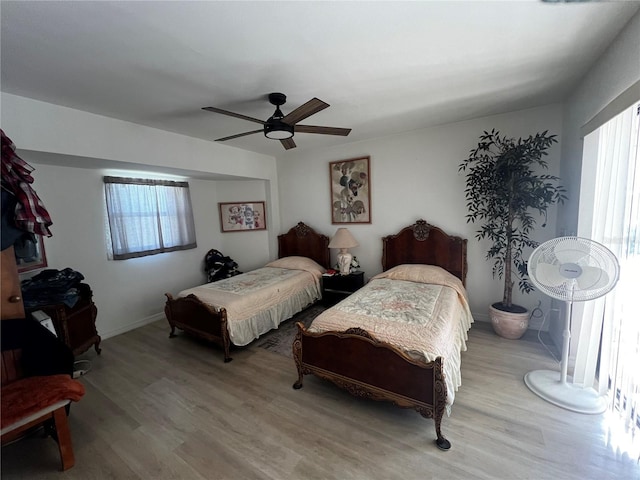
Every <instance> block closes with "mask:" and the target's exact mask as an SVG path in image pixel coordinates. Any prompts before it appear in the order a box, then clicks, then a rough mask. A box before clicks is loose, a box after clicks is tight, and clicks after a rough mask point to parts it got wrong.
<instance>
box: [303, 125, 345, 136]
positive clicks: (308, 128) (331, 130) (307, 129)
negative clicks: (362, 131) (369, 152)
mask: <svg viewBox="0 0 640 480" xmlns="http://www.w3.org/2000/svg"><path fill="white" fill-rule="evenodd" d="M293 130H294V131H295V132H296V133H320V134H322V135H341V136H343V137H346V136H347V135H349V134H350V133H351V129H350V128H337V127H316V126H314V125H296V126H294V127H293Z"/></svg>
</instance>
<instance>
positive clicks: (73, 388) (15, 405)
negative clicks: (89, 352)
mask: <svg viewBox="0 0 640 480" xmlns="http://www.w3.org/2000/svg"><path fill="white" fill-rule="evenodd" d="M84 392H85V390H84V385H82V383H80V382H78V381H77V380H74V379H72V378H71V377H70V376H69V375H64V374H61V375H47V376H38V377H24V378H21V379H20V380H16V381H15V382H12V383H9V384H7V385H3V386H2V392H1V394H2V405H1V408H2V410H0V413H1V417H2V425H1V427H0V428H5V427H7V426H9V425H11V424H13V423H15V422H17V421H19V420H21V419H22V418H24V417H26V416H29V415H33V414H35V413H37V412H39V411H40V410H43V409H45V408H47V407H48V406H50V405H53V404H54V403H57V402H59V401H61V400H72V401H74V402H77V401H78V400H80V399H81V398H82V396H83V395H84Z"/></svg>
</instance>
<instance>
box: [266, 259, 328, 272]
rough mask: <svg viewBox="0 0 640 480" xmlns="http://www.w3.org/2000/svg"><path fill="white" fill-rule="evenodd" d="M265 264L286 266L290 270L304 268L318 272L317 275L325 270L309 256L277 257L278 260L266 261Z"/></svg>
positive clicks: (278, 266) (277, 266)
mask: <svg viewBox="0 0 640 480" xmlns="http://www.w3.org/2000/svg"><path fill="white" fill-rule="evenodd" d="M265 266H266V267H275V268H288V269H291V270H305V271H307V272H311V273H314V272H315V273H318V274H319V275H322V274H323V273H324V272H325V271H326V270H325V269H324V267H321V266H320V265H318V264H317V263H316V262H314V261H313V260H311V259H310V258H307V257H297V256H291V257H283V258H279V259H278V260H274V261H273V262H269V263H267V264H266V265H265Z"/></svg>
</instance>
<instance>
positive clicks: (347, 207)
mask: <svg viewBox="0 0 640 480" xmlns="http://www.w3.org/2000/svg"><path fill="white" fill-rule="evenodd" d="M329 174H330V181H331V223H333V224H340V223H371V176H370V174H369V157H360V158H352V159H349V160H338V161H336V162H329Z"/></svg>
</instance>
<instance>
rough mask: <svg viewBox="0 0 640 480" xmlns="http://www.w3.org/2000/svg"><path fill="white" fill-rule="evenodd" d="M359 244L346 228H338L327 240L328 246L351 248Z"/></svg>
mask: <svg viewBox="0 0 640 480" xmlns="http://www.w3.org/2000/svg"><path fill="white" fill-rule="evenodd" d="M358 245H360V244H359V243H358V241H357V240H356V239H355V238H354V237H353V235H351V232H350V231H349V230H348V229H347V228H339V229H338V230H336V234H335V235H334V236H333V238H332V239H331V241H330V242H329V248H353V247H357V246H358Z"/></svg>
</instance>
